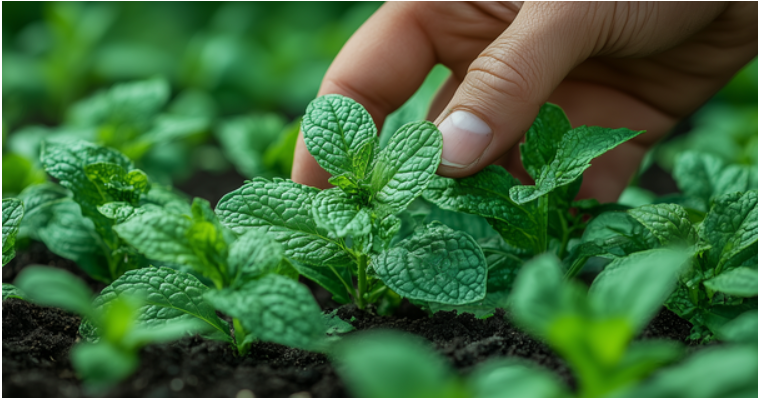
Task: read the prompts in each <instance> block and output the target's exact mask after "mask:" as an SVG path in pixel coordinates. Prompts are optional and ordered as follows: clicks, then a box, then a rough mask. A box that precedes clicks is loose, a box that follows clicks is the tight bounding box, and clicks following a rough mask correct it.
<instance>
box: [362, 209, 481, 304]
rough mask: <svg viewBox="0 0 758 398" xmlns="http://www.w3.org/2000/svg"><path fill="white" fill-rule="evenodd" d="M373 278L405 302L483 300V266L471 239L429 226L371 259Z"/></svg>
mask: <svg viewBox="0 0 758 398" xmlns="http://www.w3.org/2000/svg"><path fill="white" fill-rule="evenodd" d="M372 264H373V267H374V270H375V271H376V274H377V276H378V277H379V278H380V279H381V280H382V281H383V282H384V283H385V284H386V285H387V286H389V288H390V289H392V290H394V291H395V292H397V293H398V294H400V295H401V296H404V297H407V298H409V299H415V300H423V301H430V302H436V303H442V304H466V303H471V302H474V301H477V300H481V299H483V298H484V295H485V292H486V280H487V263H486V260H485V259H484V254H483V253H482V249H481V248H480V247H479V245H478V244H477V243H476V241H474V239H473V238H471V236H469V235H467V234H465V233H463V232H459V231H454V230H452V229H450V228H448V227H446V226H444V225H442V224H437V223H434V224H430V225H427V226H424V227H422V228H420V229H418V230H417V231H416V233H414V235H413V236H412V237H411V238H409V239H406V240H404V241H402V242H400V244H399V245H398V246H396V247H394V248H392V249H390V250H388V251H385V252H383V253H382V254H380V255H378V256H376V257H374V258H373V260H372Z"/></svg>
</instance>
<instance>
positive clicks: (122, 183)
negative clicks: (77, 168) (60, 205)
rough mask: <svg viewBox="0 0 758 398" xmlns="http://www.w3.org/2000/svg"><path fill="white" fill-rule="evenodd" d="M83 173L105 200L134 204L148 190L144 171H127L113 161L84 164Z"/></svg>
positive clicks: (148, 183)
mask: <svg viewBox="0 0 758 398" xmlns="http://www.w3.org/2000/svg"><path fill="white" fill-rule="evenodd" d="M84 174H85V175H86V176H87V178H88V179H89V180H90V181H91V182H92V183H94V184H95V187H97V189H98V190H99V192H100V194H101V195H102V197H103V198H104V199H103V200H104V201H106V202H110V201H124V202H128V203H130V204H132V205H136V204H137V203H138V202H139V198H140V196H141V195H142V194H144V193H146V192H147V191H149V190H150V182H149V181H148V180H147V175H145V173H143V172H142V171H141V170H132V171H130V172H128V173H127V171H126V170H124V168H123V167H121V166H119V165H117V164H114V163H91V164H88V165H86V166H84Z"/></svg>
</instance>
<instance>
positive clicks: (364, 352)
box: [335, 331, 457, 398]
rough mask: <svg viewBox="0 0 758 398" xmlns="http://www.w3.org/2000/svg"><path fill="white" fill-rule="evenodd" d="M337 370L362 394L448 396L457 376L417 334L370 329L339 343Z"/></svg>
mask: <svg viewBox="0 0 758 398" xmlns="http://www.w3.org/2000/svg"><path fill="white" fill-rule="evenodd" d="M335 357H336V359H337V364H338V366H337V372H338V373H339V374H340V376H341V377H342V378H343V380H345V384H346V385H347V387H348V389H349V390H350V391H351V392H352V393H353V394H355V396H356V397H359V398H446V397H451V396H452V394H451V393H452V392H453V391H451V387H454V386H455V383H456V382H457V380H456V379H455V378H454V377H453V375H452V372H451V371H450V370H449V369H448V367H447V366H446V363H445V362H444V361H442V360H441V359H440V358H439V357H438V356H437V354H436V353H435V352H434V350H432V349H431V348H430V347H428V346H427V345H426V344H425V342H423V341H422V340H421V339H419V338H418V337H415V336H411V335H405V334H400V333H397V332H389V331H382V332H369V333H365V334H362V335H359V336H356V337H351V338H346V339H345V340H343V341H342V342H340V343H339V345H338V346H337V347H336V350H335Z"/></svg>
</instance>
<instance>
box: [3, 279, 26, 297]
mask: <svg viewBox="0 0 758 398" xmlns="http://www.w3.org/2000/svg"><path fill="white" fill-rule="evenodd" d="M24 296H25V295H24V292H22V291H21V289H19V288H17V287H16V286H13V285H11V284H10V283H3V301H5V299H9V298H14V299H19V300H24Z"/></svg>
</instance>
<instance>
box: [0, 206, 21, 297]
mask: <svg viewBox="0 0 758 398" xmlns="http://www.w3.org/2000/svg"><path fill="white" fill-rule="evenodd" d="M2 210H3V220H2V221H3V267H4V266H5V264H8V262H9V261H11V260H12V259H13V257H15V256H16V235H17V234H18V230H19V226H20V225H21V220H22V219H23V217H24V204H23V203H22V202H21V201H20V200H18V199H14V198H10V199H3V209H2ZM2 296H3V297H2V299H3V300H5V299H6V298H22V293H21V292H19V291H18V289H17V288H16V287H15V286H13V285H11V284H10V283H3V294H2Z"/></svg>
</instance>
